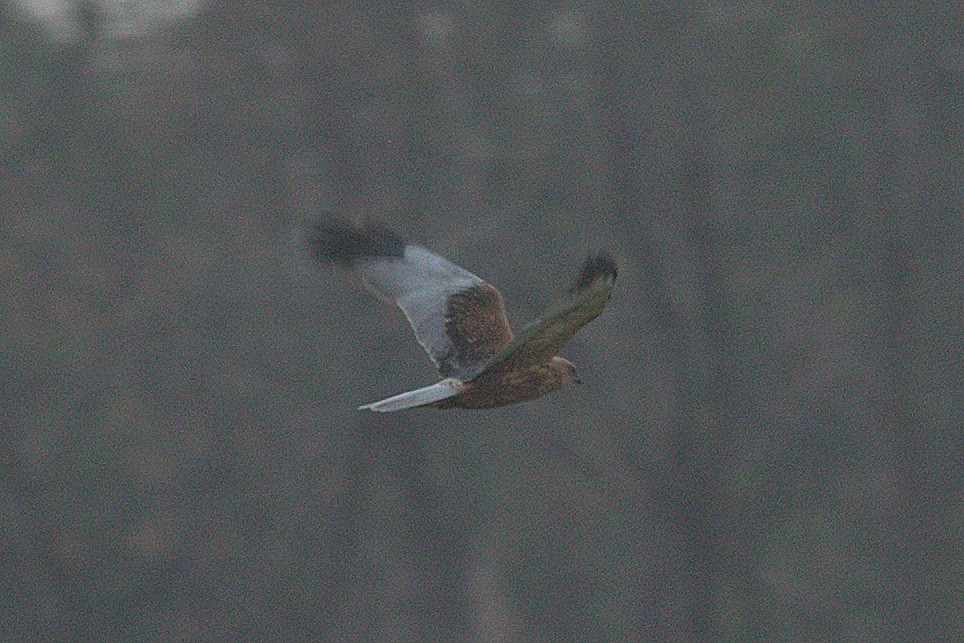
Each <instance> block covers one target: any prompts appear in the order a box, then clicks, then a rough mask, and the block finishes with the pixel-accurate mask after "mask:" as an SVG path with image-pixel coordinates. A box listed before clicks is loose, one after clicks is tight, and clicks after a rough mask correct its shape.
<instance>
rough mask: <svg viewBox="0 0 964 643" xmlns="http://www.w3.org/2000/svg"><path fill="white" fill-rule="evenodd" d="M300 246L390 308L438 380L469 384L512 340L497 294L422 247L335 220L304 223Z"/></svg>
mask: <svg viewBox="0 0 964 643" xmlns="http://www.w3.org/2000/svg"><path fill="white" fill-rule="evenodd" d="M307 241H308V250H309V252H310V254H311V255H312V257H313V258H314V259H316V260H317V261H319V262H320V263H323V264H342V265H346V266H348V267H350V268H352V269H353V270H355V271H356V272H357V273H358V274H359V275H360V276H361V277H362V278H363V279H364V281H365V282H366V283H367V284H368V285H369V286H370V287H371V288H373V289H374V290H375V291H376V293H377V294H379V295H381V296H382V297H383V298H385V299H388V300H389V301H392V302H394V303H395V304H397V305H398V307H399V308H401V309H402V312H404V313H405V316H406V317H407V318H408V321H409V322H410V323H411V324H412V328H413V329H414V330H415V337H416V338H417V339H418V341H419V343H420V344H421V345H422V346H423V347H424V348H425V350H426V351H427V352H428V354H429V356H430V357H431V358H432V361H434V362H435V365H436V366H437V367H438V370H439V372H441V373H442V375H443V376H444V377H455V378H458V379H460V380H463V381H464V380H468V379H471V378H472V377H474V376H475V375H477V374H478V373H479V372H480V371H481V370H482V369H483V368H484V367H485V364H486V363H487V362H488V360H489V359H490V358H491V357H492V356H493V355H495V354H496V353H498V352H499V351H500V350H501V349H503V348H504V347H505V346H506V345H508V343H509V342H510V341H511V340H512V330H511V329H510V328H509V322H508V320H507V319H506V316H505V304H504V303H503V301H502V295H500V294H499V291H497V290H496V289H495V288H493V287H492V286H490V285H489V284H487V283H486V282H484V281H482V280H481V279H479V278H478V277H476V276H475V275H473V274H472V273H471V272H469V271H468V270H465V269H464V268H461V267H459V266H457V265H455V264H454V263H452V262H451V261H448V260H447V259H445V258H444V257H440V256H439V255H437V254H435V253H433V252H431V251H430V250H428V249H426V248H423V247H421V246H417V245H412V244H409V243H406V242H405V241H403V240H402V239H400V238H399V237H398V236H396V235H395V234H393V233H392V232H390V231H388V230H385V229H383V228H378V227H374V226H367V227H355V226H352V225H349V224H348V223H345V222H343V221H340V220H337V219H324V220H321V221H318V222H316V223H314V224H313V225H311V226H309V228H308V231H307Z"/></svg>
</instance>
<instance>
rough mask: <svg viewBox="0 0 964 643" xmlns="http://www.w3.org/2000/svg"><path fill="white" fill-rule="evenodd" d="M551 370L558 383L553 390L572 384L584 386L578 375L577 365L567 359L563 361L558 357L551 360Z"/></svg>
mask: <svg viewBox="0 0 964 643" xmlns="http://www.w3.org/2000/svg"><path fill="white" fill-rule="evenodd" d="M549 368H550V369H552V373H553V375H554V378H553V379H554V380H555V382H556V386H554V387H553V388H561V387H563V386H569V385H570V384H582V382H581V381H580V380H579V376H578V375H576V365H575V364H573V363H572V362H570V361H569V360H567V359H563V358H562V357H559V356H558V355H557V356H556V357H553V358H552V360H550V362H549Z"/></svg>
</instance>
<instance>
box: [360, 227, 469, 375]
mask: <svg viewBox="0 0 964 643" xmlns="http://www.w3.org/2000/svg"><path fill="white" fill-rule="evenodd" d="M353 265H354V267H355V268H356V269H357V270H358V271H360V272H361V274H362V275H363V276H364V278H365V280H366V282H368V284H369V285H370V286H372V287H373V288H374V289H376V290H377V291H378V292H380V293H381V294H382V296H384V297H386V298H388V299H391V300H392V301H394V302H395V303H396V304H397V305H398V307H399V308H401V309H402V312H404V313H405V316H406V317H407V318H408V320H409V322H410V323H411V325H412V328H413V329H414V331H415V337H416V339H418V342H419V343H420V344H421V345H422V347H423V348H425V350H426V352H427V353H428V354H429V357H431V358H432V361H434V362H435V365H436V366H437V367H438V369H439V371H440V372H441V373H442V375H444V376H456V377H460V379H461V378H463V377H468V375H467V374H468V373H470V372H471V373H472V374H473V375H474V373H475V372H477V371H478V370H480V368H481V365H475V364H460V363H459V360H458V355H457V352H458V351H457V350H456V347H455V346H454V345H453V342H452V339H451V337H449V335H448V333H447V328H446V313H447V307H448V302H449V299H450V298H451V297H452V296H453V295H455V294H457V293H460V292H462V291H464V290H466V289H469V288H471V287H472V286H476V285H483V284H485V282H484V281H482V279H480V278H479V277H477V276H475V275H473V274H472V273H471V272H469V271H468V270H465V269H464V268H462V267H460V266H457V265H455V264H454V263H452V262H451V261H448V260H447V259H445V258H444V257H441V256H439V255H437V254H435V253H434V252H431V251H429V250H427V249H426V248H423V247H421V246H416V245H408V246H406V247H405V253H404V255H403V256H402V257H360V258H358V259H356V260H354V262H353Z"/></svg>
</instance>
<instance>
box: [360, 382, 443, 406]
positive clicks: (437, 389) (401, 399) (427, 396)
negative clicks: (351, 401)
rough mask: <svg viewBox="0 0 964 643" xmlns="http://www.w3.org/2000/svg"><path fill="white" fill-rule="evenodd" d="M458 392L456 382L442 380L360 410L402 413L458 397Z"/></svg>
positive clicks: (373, 403)
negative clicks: (405, 410)
mask: <svg viewBox="0 0 964 643" xmlns="http://www.w3.org/2000/svg"><path fill="white" fill-rule="evenodd" d="M458 392H459V391H458V389H457V388H456V380H453V379H451V378H449V379H445V380H442V381H441V382H438V383H437V384H432V385H431V386H426V387H425V388H420V389H416V390H414V391H408V392H407V393H399V394H398V395H393V396H392V397H389V398H386V399H384V400H380V401H378V402H372V403H371V404H366V405H364V406H359V407H358V410H359V411H378V412H380V413H388V412H390V411H402V410H404V409H413V408H415V407H417V406H427V405H429V404H433V403H434V402H438V401H440V400H445V399H448V398H450V397H452V396H454V395H456V394H457V393H458Z"/></svg>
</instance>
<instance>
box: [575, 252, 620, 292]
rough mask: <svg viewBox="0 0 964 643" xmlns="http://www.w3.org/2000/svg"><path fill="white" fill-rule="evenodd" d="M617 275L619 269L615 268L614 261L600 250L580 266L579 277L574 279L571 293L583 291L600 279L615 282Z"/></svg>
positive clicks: (609, 255)
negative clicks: (574, 282)
mask: <svg viewBox="0 0 964 643" xmlns="http://www.w3.org/2000/svg"><path fill="white" fill-rule="evenodd" d="M618 274H619V268H618V267H617V266H616V260H615V259H613V257H612V255H611V254H609V253H608V252H606V251H605V250H600V251H599V252H596V253H594V254H591V255H589V256H588V257H586V262H585V263H583V264H582V268H581V269H580V270H579V276H578V277H577V278H576V284H575V285H574V286H573V287H572V291H573V292H579V291H581V290H585V289H586V288H589V287H590V286H591V285H593V284H594V283H595V282H596V280H598V279H601V278H608V279H610V280H612V281H615V280H616V276H617V275H618Z"/></svg>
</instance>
